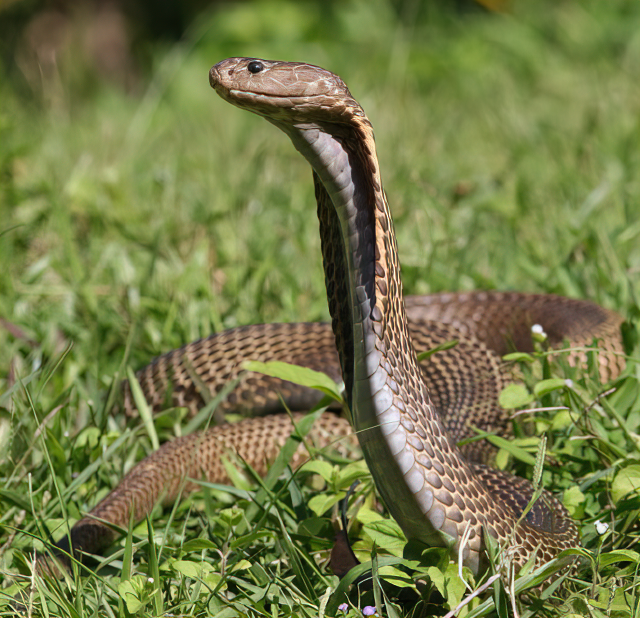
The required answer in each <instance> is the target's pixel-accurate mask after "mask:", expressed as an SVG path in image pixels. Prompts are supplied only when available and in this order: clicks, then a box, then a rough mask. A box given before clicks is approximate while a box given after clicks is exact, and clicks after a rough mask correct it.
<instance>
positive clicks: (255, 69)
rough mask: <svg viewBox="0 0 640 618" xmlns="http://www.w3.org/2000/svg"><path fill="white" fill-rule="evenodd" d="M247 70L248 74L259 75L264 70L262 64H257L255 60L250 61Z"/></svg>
mask: <svg viewBox="0 0 640 618" xmlns="http://www.w3.org/2000/svg"><path fill="white" fill-rule="evenodd" d="M247 69H249V73H260V71H262V69H264V65H263V64H262V62H258V61H257V60H252V61H251V62H250V63H249V64H248V65H247Z"/></svg>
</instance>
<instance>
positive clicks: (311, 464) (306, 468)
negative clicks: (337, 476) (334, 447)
mask: <svg viewBox="0 0 640 618" xmlns="http://www.w3.org/2000/svg"><path fill="white" fill-rule="evenodd" d="M299 472H312V473H314V474H319V475H320V476H321V477H322V478H323V479H324V480H325V481H326V482H327V483H328V482H329V481H331V479H332V478H333V475H334V473H335V466H334V465H333V464H330V463H329V462H328V461H321V460H319V459H314V460H312V461H307V462H306V463H305V464H303V465H302V466H301V467H300V470H299Z"/></svg>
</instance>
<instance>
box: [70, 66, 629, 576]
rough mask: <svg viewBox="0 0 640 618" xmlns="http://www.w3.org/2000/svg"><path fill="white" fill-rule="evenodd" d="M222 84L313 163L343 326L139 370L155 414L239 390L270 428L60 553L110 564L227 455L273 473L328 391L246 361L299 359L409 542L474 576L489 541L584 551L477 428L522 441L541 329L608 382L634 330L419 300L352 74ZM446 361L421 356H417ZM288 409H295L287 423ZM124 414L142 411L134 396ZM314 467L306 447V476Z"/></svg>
mask: <svg viewBox="0 0 640 618" xmlns="http://www.w3.org/2000/svg"><path fill="white" fill-rule="evenodd" d="M209 81H210V85H211V86H212V88H213V89H214V90H215V92H216V93H217V94H218V95H219V96H220V97H221V98H222V99H224V100H225V101H227V102H229V103H231V104H233V105H234V106H236V107H239V108H240V109H243V110H246V111H249V112H252V113H254V114H257V115H259V116H261V117H263V118H265V119H266V120H267V121H269V122H270V123H271V124H273V125H275V126H276V127H277V128H278V129H280V130H281V131H283V132H284V133H285V134H286V135H287V136H288V137H289V138H290V140H291V141H292V142H293V145H294V147H295V148H296V149H297V150H298V151H299V152H300V153H301V154H302V156H303V157H304V158H305V159H306V160H307V161H308V163H309V164H310V165H311V168H312V172H313V183H314V188H315V197H316V203H317V214H318V220H319V226H320V237H321V250H322V257H323V265H324V273H325V284H326V292H327V299H328V306H329V313H330V315H331V323H330V324H319V323H297V324H264V325H252V326H246V327H239V328H235V329H231V330H228V331H223V332H221V333H217V334H214V335H211V336H210V337H208V338H205V339H201V340H199V341H196V342H192V343H189V344H187V345H185V346H183V347H182V348H180V349H178V350H173V351H171V352H169V353H167V354H164V355H162V356H160V357H158V358H156V359H155V360H154V361H153V362H152V363H151V364H150V365H148V366H147V367H145V368H144V369H142V370H140V371H139V372H138V373H137V381H138V383H139V385H140V387H141V390H142V393H143V395H144V396H145V398H146V399H147V402H148V405H149V406H150V408H151V409H152V410H154V411H157V410H160V409H162V408H163V407H166V406H167V405H169V406H180V407H186V408H188V409H189V410H190V412H191V413H195V412H196V411H197V410H198V409H200V408H201V407H202V406H203V405H205V404H206V403H208V402H210V401H211V400H212V399H213V398H215V397H216V396H217V395H219V394H220V393H221V391H222V390H223V389H224V388H225V385H227V384H229V383H230V382H233V383H234V384H235V386H234V387H233V388H232V389H231V390H230V392H229V393H228V394H227V395H226V398H223V399H222V400H221V401H220V403H219V406H218V408H219V410H220V411H221V412H228V411H231V410H234V411H237V410H248V411H250V412H251V413H252V414H254V416H253V417H252V418H247V419H244V420H241V421H240V422H236V423H226V424H220V425H216V426H213V427H211V428H210V429H208V430H207V431H204V432H199V433H194V434H190V435H187V436H183V437H180V438H176V439H174V440H171V441H169V442H167V443H166V444H164V445H162V446H161V447H160V448H159V449H158V450H157V451H155V452H154V453H152V454H151V455H149V456H148V457H147V458H146V459H144V460H142V461H141V462H140V463H138V464H137V465H136V466H135V467H134V468H133V469H132V470H131V471H130V472H129V473H128V474H127V475H126V476H125V477H124V478H123V479H122V481H121V482H120V484H119V485H118V486H117V487H116V488H115V489H114V490H113V491H112V492H111V493H110V494H108V495H107V497H106V498H105V499H104V500H102V501H101V502H100V503H99V504H98V505H97V506H96V507H95V508H93V510H91V511H90V512H89V513H87V514H86V515H85V516H84V517H83V518H82V519H81V520H79V521H78V522H77V523H76V524H75V525H74V526H73V528H72V529H71V531H70V535H69V536H68V537H64V538H63V539H62V540H61V541H60V542H59V543H58V551H59V552H60V554H61V555H63V557H66V559H67V560H68V558H69V555H80V554H82V552H86V553H100V552H101V551H103V550H104V549H105V548H106V547H108V546H109V545H110V544H111V543H113V541H114V540H115V539H116V538H117V536H118V535H119V531H118V528H120V529H122V528H124V529H126V528H127V526H128V525H129V522H130V521H138V520H140V519H142V518H143V517H144V516H146V515H148V514H149V513H150V512H151V510H152V508H153V507H154V505H155V504H157V503H158V502H162V503H165V504H170V503H172V502H173V501H175V500H176V499H177V498H178V497H179V496H182V495H185V494H186V493H188V492H190V491H192V490H194V489H196V488H197V487H198V483H197V482H196V481H195V480H194V479H206V480H209V481H212V482H218V483H225V482H229V477H228V474H227V471H226V468H225V466H224V465H223V459H224V457H225V455H230V454H234V455H237V456H238V457H240V458H241V459H243V460H245V461H247V462H248V463H250V464H251V465H252V466H253V467H254V468H255V470H256V471H257V472H258V473H259V474H265V473H266V471H267V468H268V465H269V463H270V462H271V461H273V459H274V458H275V457H276V455H277V453H278V451H279V449H280V448H281V447H282V445H283V444H284V443H285V441H286V440H287V438H288V437H289V436H290V435H291V433H292V432H293V431H295V428H296V426H297V423H298V422H299V421H300V419H301V415H302V414H304V411H305V410H309V409H310V408H312V407H313V406H314V405H316V404H317V403H318V401H319V399H320V398H321V395H320V394H318V392H317V391H314V390H312V389H309V388H306V387H303V386H299V385H296V384H294V383H291V382H287V381H286V380H281V379H279V378H277V377H269V376H265V375H262V374H259V373H255V372H252V371H246V370H244V368H243V367H244V365H243V362H244V360H246V359H253V360H259V361H264V362H267V361H272V360H278V361H284V362H287V363H292V364H296V365H300V366H303V367H307V368H309V369H314V370H318V371H323V372H325V373H327V374H328V375H329V376H330V377H331V378H333V379H334V380H336V381H337V382H340V381H342V383H343V388H344V400H345V401H344V404H345V407H346V408H347V411H348V416H349V420H347V419H346V418H344V417H342V416H340V415H337V414H336V413H335V411H332V410H327V411H326V412H324V413H323V414H322V415H321V416H319V418H318V419H317V420H316V422H315V424H314V426H313V429H312V430H311V432H310V434H309V436H308V439H309V440H310V441H311V442H312V443H313V444H315V445H316V446H318V447H319V448H324V447H327V446H329V445H334V446H335V444H336V442H338V444H340V443H341V441H343V440H344V441H345V443H346V442H348V440H349V439H353V435H354V434H355V436H356V437H357V441H358V444H359V447H360V449H361V451H362V454H363V456H364V459H365V461H366V463H367V465H368V467H369V470H370V471H371V475H372V477H373V480H374V482H375V485H376V487H377V489H378V491H379V494H380V495H381V497H382V500H383V502H384V504H385V505H386V507H387V509H388V511H389V512H390V514H391V515H392V516H393V517H394V518H395V520H396V521H397V522H398V524H399V525H400V527H401V528H402V530H403V531H404V533H405V535H406V537H407V538H408V539H414V540H417V541H420V542H422V543H425V544H427V545H429V546H445V547H448V548H449V549H450V551H451V553H452V556H460V557H461V559H462V562H463V563H464V565H466V566H468V567H469V568H470V569H471V570H472V571H473V572H474V573H480V572H482V571H483V570H484V569H486V568H487V565H488V560H489V559H488V557H487V552H486V545H487V535H489V536H490V537H492V538H493V539H494V540H495V541H496V542H497V543H498V544H499V545H500V546H503V547H505V548H506V549H508V550H509V551H510V552H511V554H512V559H513V560H514V561H515V563H516V564H519V565H522V564H524V563H525V562H527V561H528V560H530V559H531V558H533V559H534V561H535V564H543V563H545V562H547V561H549V560H551V559H552V558H554V557H555V556H557V555H558V554H559V553H560V552H562V551H563V550H564V549H567V548H570V547H574V546H576V545H577V544H578V543H579V539H578V532H577V527H576V525H575V523H574V522H573V520H572V519H571V517H570V516H569V514H568V512H567V511H566V509H565V508H564V506H563V505H562V503H561V501H560V500H559V499H558V498H557V497H555V496H554V495H553V494H552V493H550V492H549V491H547V490H543V491H542V493H540V494H539V496H538V497H537V499H536V501H535V503H534V504H533V506H531V505H530V504H529V503H530V502H532V497H533V496H534V491H535V490H534V486H533V485H532V484H531V483H530V482H529V481H527V480H525V479H523V478H519V477H516V476H513V475H511V474H509V473H508V472H505V471H501V470H498V469H496V468H494V467H491V465H489V464H490V462H491V460H492V458H493V450H492V449H493V447H491V445H490V444H488V443H487V442H486V441H478V440H472V439H471V438H473V437H474V436H476V434H477V430H478V429H480V430H482V431H486V432H490V433H496V434H498V435H508V434H509V432H510V428H511V419H510V416H509V414H508V412H507V411H506V410H504V409H503V408H501V406H500V405H499V403H498V401H497V400H498V396H499V394H500V392H501V390H502V389H503V388H504V386H505V385H506V384H507V383H508V382H509V381H510V380H512V379H513V375H512V372H511V370H509V369H508V368H507V367H506V366H505V363H504V362H503V361H502V355H504V354H506V353H507V352H509V351H512V350H514V349H519V350H525V351H526V350H531V349H533V348H532V339H531V327H532V325H534V324H539V325H541V326H542V327H543V329H544V331H545V332H546V334H547V337H548V341H549V344H550V345H551V346H560V345H562V344H563V343H564V342H567V341H568V342H569V343H570V344H571V346H572V347H573V349H575V350H576V351H575V352H574V353H573V355H572V356H570V362H571V363H574V364H576V363H580V362H583V361H585V360H586V354H587V351H585V350H586V349H587V348H590V349H593V347H592V346H593V343H594V342H598V344H599V348H598V351H597V366H598V370H599V373H600V377H601V378H602V379H603V380H610V379H614V378H615V377H616V376H618V375H619V373H620V372H621V370H622V368H623V367H624V360H623V348H622V340H621V335H620V326H621V324H622V322H623V318H622V317H621V316H620V315H619V314H617V313H616V312H614V311H612V310H608V309H604V308H602V307H600V306H598V305H596V304H594V303H592V302H589V301H586V300H580V299H569V298H564V297H560V296H553V295H545V294H527V293H520V292H497V291H486V292H485V291H478V292H459V293H440V294H433V295H429V296H407V297H406V298H405V297H404V295H403V289H402V281H401V277H400V263H399V258H398V247H397V242H396V236H395V233H394V227H393V221H392V217H391V212H390V208H389V204H388V201H387V197H386V194H385V191H384V189H383V184H382V179H381V174H380V168H379V163H378V158H377V154H376V146H375V140H374V134H373V128H372V125H371V122H370V120H369V119H368V117H367V115H366V114H365V112H364V110H363V109H362V107H361V106H360V104H359V103H358V102H357V101H356V100H355V99H354V98H353V96H352V95H351V93H350V91H349V89H348V88H347V86H346V85H345V83H344V82H343V81H342V79H341V78H340V77H339V76H337V75H335V74H334V73H331V72H330V71H328V70H325V69H322V68H320V67H317V66H314V65H311V64H306V63H300V62H284V61H269V60H261V59H257V58H229V59H227V60H224V61H222V62H219V63H218V64H216V65H215V66H214V67H213V68H212V69H211V70H210V73H209ZM446 342H453V343H455V344H456V345H443V343H446ZM433 349H436V350H437V351H436V352H435V353H434V354H430V355H428V356H427V357H426V358H424V359H423V360H421V361H420V362H419V361H418V357H417V353H418V352H420V351H425V350H433ZM283 403H284V404H285V405H286V406H287V408H288V409H289V410H290V411H291V413H289V414H287V413H282V407H283ZM123 406H124V411H125V412H126V413H127V414H129V415H133V414H135V413H136V403H135V398H134V396H133V394H132V387H131V385H130V384H128V383H125V386H124V398H123ZM278 412H279V413H278ZM349 436H351V438H349ZM308 457H309V451H308V449H307V448H306V446H305V445H304V444H302V445H301V446H300V447H299V449H298V451H296V453H295V455H294V456H293V458H292V460H291V462H290V465H291V466H292V467H293V468H296V467H298V466H300V465H301V464H302V463H303V462H304V461H306V460H307V459H308ZM528 507H530V508H529V509H528V510H527V508H528ZM68 552H73V554H69V553H68Z"/></svg>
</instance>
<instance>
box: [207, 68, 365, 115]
mask: <svg viewBox="0 0 640 618" xmlns="http://www.w3.org/2000/svg"><path fill="white" fill-rule="evenodd" d="M209 83H210V84H211V87H212V88H213V89H214V90H215V91H216V92H217V93H218V94H219V95H220V96H221V97H222V98H223V99H225V101H228V102H229V103H232V104H233V105H236V106H237V107H240V108H242V109H246V110H248V111H251V112H253V113H255V114H258V115H260V116H264V117H265V118H267V119H268V120H271V121H272V122H276V123H283V124H298V123H305V122H334V123H335V122H342V123H344V122H347V123H348V122H349V120H350V119H351V118H352V117H353V116H357V117H363V116H364V112H363V111H362V108H361V107H360V105H359V104H358V103H357V102H356V101H355V100H354V98H353V97H352V96H351V93H350V92H349V89H348V88H347V86H346V84H345V83H344V82H343V81H342V80H341V79H340V78H339V77H338V76H337V75H334V74H333V73H331V72H330V71H327V70H325V69H322V68H320V67H317V66H314V65H312V64H306V63H303V62H282V61H277V60H260V59H258V58H228V59H227V60H223V61H222V62H218V64H216V65H215V66H214V67H212V68H211V70H210V71H209Z"/></svg>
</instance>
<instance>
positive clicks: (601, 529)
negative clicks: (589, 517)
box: [594, 519, 609, 536]
mask: <svg viewBox="0 0 640 618" xmlns="http://www.w3.org/2000/svg"><path fill="white" fill-rule="evenodd" d="M594 525H595V527H596V532H597V533H598V534H599V535H600V536H602V535H603V534H604V533H605V532H607V531H608V530H609V524H608V523H606V522H604V521H600V520H599V519H596V521H595V522H594Z"/></svg>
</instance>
